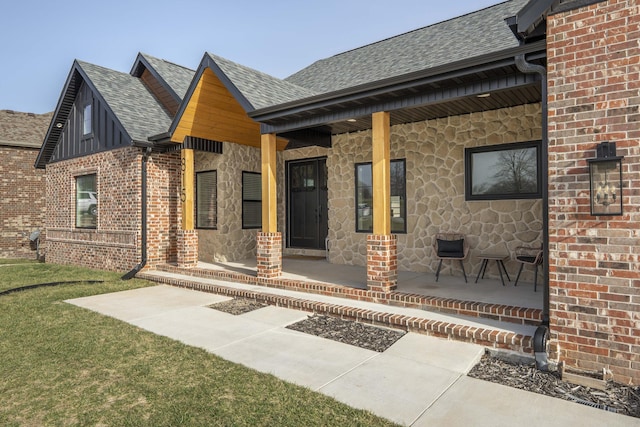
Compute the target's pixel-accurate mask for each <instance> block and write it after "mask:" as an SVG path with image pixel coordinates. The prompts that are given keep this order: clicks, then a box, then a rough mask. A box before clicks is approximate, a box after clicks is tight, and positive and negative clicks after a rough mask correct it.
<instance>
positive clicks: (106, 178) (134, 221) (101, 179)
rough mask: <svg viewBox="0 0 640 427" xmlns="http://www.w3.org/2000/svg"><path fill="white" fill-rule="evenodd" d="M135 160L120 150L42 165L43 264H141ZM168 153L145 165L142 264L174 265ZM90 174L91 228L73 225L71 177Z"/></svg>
mask: <svg viewBox="0 0 640 427" xmlns="http://www.w3.org/2000/svg"><path fill="white" fill-rule="evenodd" d="M141 161H142V154H141V151H140V149H137V148H123V149H118V150H112V151H107V152H103V153H97V154H93V155H90V156H86V157H81V158H77V159H71V160H66V161H62V162H58V163H52V164H50V165H48V166H47V195H48V198H47V233H48V236H49V238H48V247H47V262H52V263H58V264H72V265H80V266H85V267H90V268H98V269H103V270H111V271H128V270H130V269H131V268H133V267H134V266H136V265H137V264H138V263H139V262H140V260H141V254H142V252H141V233H140V230H141V196H140V195H141V183H142V179H141V167H142V166H141ZM178 165H179V159H178V157H177V155H175V153H174V154H164V155H158V156H153V157H152V158H151V159H150V161H149V163H148V200H149V205H148V227H147V230H148V236H147V242H148V244H147V248H148V254H147V255H148V260H149V261H148V265H154V264H157V263H165V262H172V261H175V229H176V225H175V224H177V222H178V221H177V218H178V217H179V209H180V208H179V203H178V201H179V200H178V197H177V194H178V193H177V191H178V190H177V185H176V184H175V182H176V176H177V174H179V167H178ZM92 173H95V174H96V175H97V189H98V220H97V226H96V229H78V228H76V227H75V177H76V176H79V175H86V174H92Z"/></svg>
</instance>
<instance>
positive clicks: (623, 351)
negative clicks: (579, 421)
mask: <svg viewBox="0 0 640 427" xmlns="http://www.w3.org/2000/svg"><path fill="white" fill-rule="evenodd" d="M639 46H640V5H638V2H636V1H632V0H609V1H602V2H598V3H596V4H593V5H590V6H585V7H582V8H578V9H574V10H571V11H567V12H564V13H559V14H555V15H552V16H549V18H548V21H547V63H548V81H549V258H550V262H549V264H550V265H549V270H550V271H549V288H550V289H549V291H550V296H549V302H550V304H549V305H550V331H551V346H550V347H551V357H552V358H554V359H557V360H561V361H563V362H564V363H566V364H567V365H568V366H571V367H576V368H579V369H582V370H588V371H600V372H601V371H602V369H606V370H608V371H609V372H611V373H612V374H613V378H614V380H616V381H618V382H621V383H632V384H635V385H638V384H640V190H639V188H640V128H639V126H638V122H639V121H640V65H639V64H640V47H639ZM601 141H613V142H616V144H617V150H618V155H622V156H624V159H623V161H622V165H623V204H624V209H623V210H624V214H623V215H621V216H610V217H607V216H591V214H590V208H589V198H590V190H589V172H588V171H589V168H588V164H587V160H586V159H588V158H594V157H596V145H597V144H598V143H599V142H601Z"/></svg>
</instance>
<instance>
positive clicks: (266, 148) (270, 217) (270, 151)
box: [260, 133, 278, 233]
mask: <svg viewBox="0 0 640 427" xmlns="http://www.w3.org/2000/svg"><path fill="white" fill-rule="evenodd" d="M260 146H261V158H262V232H263V233H275V232H277V231H278V230H277V228H278V218H277V205H276V204H277V197H276V194H277V193H276V135H275V134H273V133H269V134H264V135H262V137H261V143H260Z"/></svg>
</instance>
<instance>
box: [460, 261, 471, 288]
mask: <svg viewBox="0 0 640 427" xmlns="http://www.w3.org/2000/svg"><path fill="white" fill-rule="evenodd" d="M460 267H462V274H463V275H464V283H469V282H467V272H466V271H464V264H463V263H462V260H460Z"/></svg>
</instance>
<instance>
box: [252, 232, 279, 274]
mask: <svg viewBox="0 0 640 427" xmlns="http://www.w3.org/2000/svg"><path fill="white" fill-rule="evenodd" d="M257 267H258V279H273V278H276V277H279V276H280V275H281V274H282V233H280V232H275V233H264V232H258V236H257Z"/></svg>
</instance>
